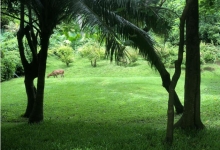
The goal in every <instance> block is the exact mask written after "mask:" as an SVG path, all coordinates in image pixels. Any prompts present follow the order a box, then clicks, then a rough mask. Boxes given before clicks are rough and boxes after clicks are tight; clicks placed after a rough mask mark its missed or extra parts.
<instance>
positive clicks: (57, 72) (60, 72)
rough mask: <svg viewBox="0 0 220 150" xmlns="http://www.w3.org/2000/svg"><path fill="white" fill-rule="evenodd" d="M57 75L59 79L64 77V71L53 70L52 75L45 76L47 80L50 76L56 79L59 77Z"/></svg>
mask: <svg viewBox="0 0 220 150" xmlns="http://www.w3.org/2000/svg"><path fill="white" fill-rule="evenodd" d="M59 74H60V75H61V77H64V70H63V69H57V70H54V71H53V72H52V73H50V74H48V75H47V78H49V77H50V76H53V77H54V78H57V75H59Z"/></svg>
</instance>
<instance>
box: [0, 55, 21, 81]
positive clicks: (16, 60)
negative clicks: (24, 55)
mask: <svg viewBox="0 0 220 150" xmlns="http://www.w3.org/2000/svg"><path fill="white" fill-rule="evenodd" d="M1 52H2V55H3V57H2V58H1V82H2V81H5V80H9V79H11V78H13V76H14V75H15V73H16V71H20V72H19V73H20V74H22V73H23V71H24V70H23V67H22V64H21V61H20V56H19V53H18V52H16V51H1Z"/></svg>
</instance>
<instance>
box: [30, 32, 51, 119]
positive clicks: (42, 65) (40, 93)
mask: <svg viewBox="0 0 220 150" xmlns="http://www.w3.org/2000/svg"><path fill="white" fill-rule="evenodd" d="M49 39H50V34H49V33H48V32H46V33H45V32H43V31H42V39H41V50H40V56H39V66H38V80H37V96H36V101H35V103H34V108H33V111H32V113H31V115H30V118H29V123H38V122H41V121H43V101H44V86H45V73H46V63H47V51H48V46H49Z"/></svg>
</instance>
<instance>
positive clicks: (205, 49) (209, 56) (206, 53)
mask: <svg viewBox="0 0 220 150" xmlns="http://www.w3.org/2000/svg"><path fill="white" fill-rule="evenodd" d="M200 53H201V60H202V63H214V62H215V61H216V60H217V59H218V54H219V52H218V49H217V47H216V46H214V45H213V44H205V43H203V42H202V43H201V44H200Z"/></svg>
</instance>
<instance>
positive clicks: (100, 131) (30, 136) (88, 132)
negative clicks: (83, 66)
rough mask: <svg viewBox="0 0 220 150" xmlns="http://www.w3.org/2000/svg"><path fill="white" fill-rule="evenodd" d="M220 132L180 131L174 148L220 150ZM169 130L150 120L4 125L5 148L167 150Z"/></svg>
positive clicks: (175, 138) (175, 137) (51, 121)
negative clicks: (164, 143)
mask: <svg viewBox="0 0 220 150" xmlns="http://www.w3.org/2000/svg"><path fill="white" fill-rule="evenodd" d="M219 135H220V129H215V128H209V129H206V130H202V131H200V132H196V131H195V132H194V131H193V132H191V133H189V132H187V134H186V133H185V132H183V131H181V130H176V131H175V133H174V143H173V146H172V147H171V149H198V150H199V149H218V148H219V147H220V145H219V141H220V136H219ZM164 137H165V129H157V128H154V127H153V126H150V125H148V124H147V123H146V121H140V120H139V121H137V120H136V121H133V122H117V121H116V122H93V121H75V122H73V121H72V120H69V121H68V120H47V121H45V122H42V123H40V124H34V125H29V124H27V123H26V122H24V120H23V122H13V123H12V122H8V123H4V125H3V126H2V141H1V142H2V149H3V150H4V149H22V150H26V149H31V150H35V149H36V150H37V149H41V150H50V149H51V150H52V149H59V150H64V149H77V150H78V149H94V150H98V149H100V150H102V149H103V150H104V149H110V150H112V149H117V150H121V149H126V150H128V149H132V150H133V149H134V150H136V149H137V150H146V149H150V150H154V149H155V150H158V149H167V147H165V146H164V145H163V139H164Z"/></svg>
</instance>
